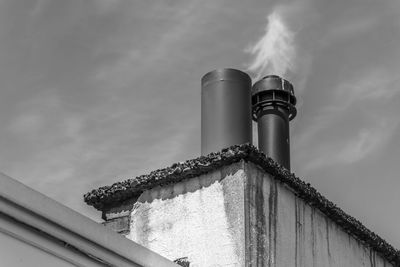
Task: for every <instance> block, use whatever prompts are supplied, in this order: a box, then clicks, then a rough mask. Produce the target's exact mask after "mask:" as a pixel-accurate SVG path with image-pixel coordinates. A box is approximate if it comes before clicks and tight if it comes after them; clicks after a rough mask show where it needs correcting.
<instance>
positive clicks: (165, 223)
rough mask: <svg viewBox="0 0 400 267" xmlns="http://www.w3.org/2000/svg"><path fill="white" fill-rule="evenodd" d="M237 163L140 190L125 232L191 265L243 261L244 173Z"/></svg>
mask: <svg viewBox="0 0 400 267" xmlns="http://www.w3.org/2000/svg"><path fill="white" fill-rule="evenodd" d="M237 166H239V164H236V165H235V166H232V168H228V167H226V168H222V169H220V170H218V171H214V172H212V173H209V174H207V175H202V176H199V177H196V178H193V179H190V180H187V181H184V182H180V183H178V184H174V185H170V186H165V187H163V188H154V189H152V190H149V191H146V192H144V193H143V194H142V195H141V197H140V198H139V199H138V202H137V203H136V204H135V205H134V208H133V211H132V214H131V231H130V233H129V234H128V235H127V237H128V238H129V239H131V240H133V241H135V242H137V243H139V244H141V245H143V246H145V247H147V248H149V249H151V250H153V251H155V252H157V253H159V254H161V255H163V256H164V257H166V258H168V259H170V260H174V259H177V258H181V257H187V258H188V260H189V261H190V266H191V267H192V266H202V267H203V266H244V264H245V263H244V244H245V236H244V227H243V226H244V199H243V192H244V188H243V186H244V183H243V181H244V173H243V168H237ZM222 178H223V179H222Z"/></svg>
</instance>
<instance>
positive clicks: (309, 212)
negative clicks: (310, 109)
mask: <svg viewBox="0 0 400 267" xmlns="http://www.w3.org/2000/svg"><path fill="white" fill-rule="evenodd" d="M245 174H246V181H247V189H246V195H247V196H246V202H247V203H246V205H245V207H246V218H247V220H246V221H247V223H248V227H247V230H246V236H248V242H249V244H251V246H246V247H247V248H248V250H247V253H246V256H247V257H246V258H247V260H248V262H249V266H282V267H283V266H296V267H306V266H307V267H308V266H318V267H320V266H338V267H339V266H340V267H347V266H370V267H378V266H379V267H384V266H385V267H389V266H393V265H392V264H390V263H389V262H387V261H385V260H384V259H383V258H382V257H381V256H380V255H378V254H376V253H375V252H374V251H373V250H371V249H370V248H369V247H366V246H364V245H363V244H361V243H360V242H359V241H358V240H356V239H355V238H353V237H352V236H350V235H349V234H348V233H346V232H344V231H343V230H342V229H341V228H339V227H338V226H337V225H336V224H335V223H334V222H332V221H331V220H330V219H329V218H328V217H326V216H325V215H324V214H322V213H321V212H320V211H319V210H317V209H315V208H313V207H311V206H310V205H308V204H306V203H305V202H304V201H303V200H302V199H300V198H298V197H297V196H296V195H295V194H294V193H293V192H292V191H291V189H290V188H288V187H286V186H284V185H283V184H281V183H280V182H278V181H276V180H275V179H273V178H272V177H270V175H268V174H267V173H265V172H264V171H262V170H261V169H259V168H258V167H257V166H256V165H254V164H252V163H249V164H246V165H245Z"/></svg>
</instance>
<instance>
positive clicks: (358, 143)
mask: <svg viewBox="0 0 400 267" xmlns="http://www.w3.org/2000/svg"><path fill="white" fill-rule="evenodd" d="M398 80H399V79H398V77H397V75H395V74H394V73H391V72H390V71H385V70H383V69H377V70H375V69H374V70H369V71H367V72H365V73H363V74H362V75H357V76H355V77H354V78H353V79H352V80H347V81H345V82H342V83H339V84H338V85H337V86H336V88H332V90H331V97H330V101H329V103H327V105H326V106H324V107H323V108H322V109H321V110H320V111H319V112H318V114H317V115H316V116H315V117H314V118H313V120H312V122H313V123H312V125H310V127H309V128H308V129H307V131H306V132H304V133H303V134H301V135H299V136H296V139H297V140H296V142H295V144H294V149H295V150H299V151H301V150H302V149H305V148H307V149H308V150H309V153H308V157H307V158H308V159H307V162H305V165H304V166H305V167H304V169H305V170H313V169H319V168H322V167H326V166H331V165H335V164H352V163H355V162H358V161H361V160H363V159H365V158H366V157H368V156H370V155H372V154H374V153H375V152H377V151H379V150H381V149H383V148H384V147H385V146H386V145H387V143H388V142H389V141H390V139H391V137H392V136H393V134H394V133H395V131H396V129H397V127H398V125H400V119H399V118H397V117H396V116H395V115H393V114H390V113H388V112H386V109H385V107H386V105H387V103H388V101H391V98H392V97H394V96H395V95H397V94H399V93H400V88H399V87H397V86H396V84H397V83H398ZM354 113H358V115H357V116H358V118H360V119H359V120H358V122H357V123H358V126H357V127H353V126H352V125H350V124H349V123H348V122H347V121H346V118H347V117H348V116H349V114H354ZM363 118H365V119H363ZM367 118H368V119H367ZM335 125H336V127H337V129H336V130H332V127H333V126H335ZM327 129H331V130H329V131H328V130H327ZM352 129H353V130H352ZM354 130H355V131H356V132H354ZM335 132H336V133H340V134H341V136H343V138H340V139H336V138H331V139H330V140H329V142H326V141H321V140H323V139H324V136H326V135H331V136H334V135H335ZM317 140H319V141H317ZM314 142H319V143H320V145H319V146H317V147H313V146H311V144H312V143H314Z"/></svg>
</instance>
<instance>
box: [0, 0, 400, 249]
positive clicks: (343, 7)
mask: <svg viewBox="0 0 400 267" xmlns="http://www.w3.org/2000/svg"><path fill="white" fill-rule="evenodd" d="M399 43H400V1H398V0H383V1H369V0H346V1H345V0H338V1H329V0H297V1H266V0H249V1H239V0H230V1H228V0H203V1H195V0H149V1H134V0H87V1H81V0H69V1H64V0H17V1H16V0H0V124H1V125H2V127H1V130H0V171H1V172H3V173H5V174H7V175H9V176H11V177H13V178H14V179H17V180H19V181H21V182H23V183H24V184H26V185H28V186H30V187H32V188H34V189H35V190H38V191H39V192H42V193H44V194H45V195H47V196H49V197H52V198H54V199H55V200H57V201H59V202H61V203H62V204H64V205H66V206H68V207H70V208H72V209H74V210H76V211H78V212H80V213H82V214H84V215H86V216H88V217H90V218H92V219H93V220H96V221H100V213H99V212H97V211H96V210H95V209H93V208H92V207H88V206H87V205H86V204H85V203H84V202H83V194H84V193H86V192H88V191H90V190H92V189H94V188H97V187H99V186H103V185H111V184H112V183H114V182H117V181H121V180H125V179H128V178H133V177H136V176H138V175H141V174H146V173H149V172H150V171H152V170H155V169H159V168H163V167H167V166H169V165H171V164H172V163H174V162H178V161H184V160H186V159H191V158H195V157H197V156H199V155H200V79H201V77H202V76H203V75H204V74H205V73H207V72H209V71H211V70H214V69H217V68H223V67H230V68H237V69H241V70H243V71H246V72H248V73H249V74H250V75H251V76H252V78H253V82H255V81H257V79H259V78H260V77H262V76H264V75H268V74H278V75H281V76H283V77H284V78H286V79H288V80H290V81H291V82H292V83H293V85H294V89H295V94H296V97H297V99H298V104H297V108H298V114H297V117H296V118H295V119H294V120H293V121H292V122H291V165H292V171H293V172H294V173H295V174H296V175H297V176H298V177H300V178H301V179H303V180H305V181H307V182H310V183H311V184H312V185H313V186H314V187H315V188H316V189H317V190H319V191H320V192H321V193H322V194H323V195H324V196H326V197H327V198H328V199H329V200H331V201H333V202H334V203H336V204H337V205H338V206H339V207H341V208H342V209H343V210H344V211H346V212H347V213H349V214H350V215H352V216H354V217H356V218H357V219H359V220H360V221H361V222H362V223H363V224H364V225H365V226H367V227H368V228H370V229H371V230H373V231H375V232H376V233H378V234H379V235H380V236H381V237H383V238H384V239H386V240H387V241H389V242H390V243H391V244H393V245H394V246H395V247H397V248H400V229H399V227H398V225H400V209H399V203H400V194H399V188H400V175H399V174H398V165H399V162H400V161H399V159H400V141H399V140H400V116H399V114H400V72H399V70H400V46H399ZM254 139H255V140H256V138H254Z"/></svg>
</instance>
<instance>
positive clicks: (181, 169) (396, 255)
mask: <svg viewBox="0 0 400 267" xmlns="http://www.w3.org/2000/svg"><path fill="white" fill-rule="evenodd" d="M241 160H244V161H246V162H252V163H254V164H256V165H257V166H259V167H260V168H262V169H263V170H264V171H265V172H267V173H269V174H271V175H273V176H274V177H275V179H277V180H279V181H280V182H282V183H284V184H286V185H287V186H289V187H290V188H291V189H292V190H293V192H294V193H295V194H296V195H297V196H298V197H299V198H302V199H303V200H304V201H306V202H307V203H308V204H309V205H310V206H313V207H315V208H317V209H319V210H320V211H321V212H322V213H324V214H325V215H326V216H327V217H328V218H330V219H331V220H332V221H334V222H335V223H336V224H338V225H339V226H340V227H342V229H343V230H344V231H346V232H347V233H348V234H350V235H352V236H354V237H355V238H357V239H358V240H360V241H361V242H363V243H365V244H367V245H369V246H370V247H371V248H373V249H374V250H375V251H377V252H379V253H381V254H382V256H383V257H385V258H386V259H387V260H388V261H390V262H392V263H394V264H395V265H398V266H400V251H399V250H397V249H395V248H394V247H393V246H392V245H390V244H389V243H387V242H386V241H385V240H383V239H382V238H381V237H380V236H378V235H377V234H375V233H374V232H372V231H371V230H369V229H367V228H366V227H365V226H364V225H363V224H362V223H361V222H360V221H358V220H357V219H355V218H353V217H352V216H350V215H348V214H347V213H345V212H344V211H343V210H341V209H340V208H339V207H337V206H336V205H335V204H334V203H332V202H331V201H329V200H328V199H326V198H325V197H324V196H322V195H321V194H320V193H319V192H318V191H317V190H316V189H315V188H313V187H312V186H311V185H310V184H308V183H305V182H304V181H302V180H301V179H299V178H298V177H296V176H295V175H294V174H292V173H290V172H289V171H288V170H286V169H285V168H283V167H282V166H280V165H279V164H277V163H276V162H275V161H273V160H272V159H271V158H268V157H266V156H265V154H264V153H262V152H260V151H259V150H258V149H257V148H255V147H254V146H252V145H249V144H244V145H235V146H231V147H229V148H226V149H223V150H221V151H220V152H216V153H211V154H209V155H207V156H201V157H198V158H196V159H191V160H187V161H185V162H179V163H175V164H173V165H172V166H170V167H167V168H164V169H158V170H155V171H152V172H151V173H150V174H147V175H141V176H138V177H136V178H133V179H128V180H125V181H122V182H117V183H114V184H112V185H110V186H103V187H100V188H98V189H94V190H92V191H91V192H88V193H86V194H85V195H84V200H85V202H86V203H87V204H88V205H90V206H93V207H95V208H96V209H98V210H107V209H108V208H109V207H113V206H116V205H118V203H121V202H123V201H125V200H128V199H131V198H135V197H138V196H139V195H140V194H141V193H142V192H144V191H145V190H149V189H151V188H154V187H156V186H162V185H167V184H171V183H178V182H180V181H182V180H185V179H190V178H192V177H196V176H199V175H201V174H205V173H208V172H210V171H213V170H215V169H217V168H220V167H222V166H226V165H230V164H232V163H235V162H239V161H241Z"/></svg>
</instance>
